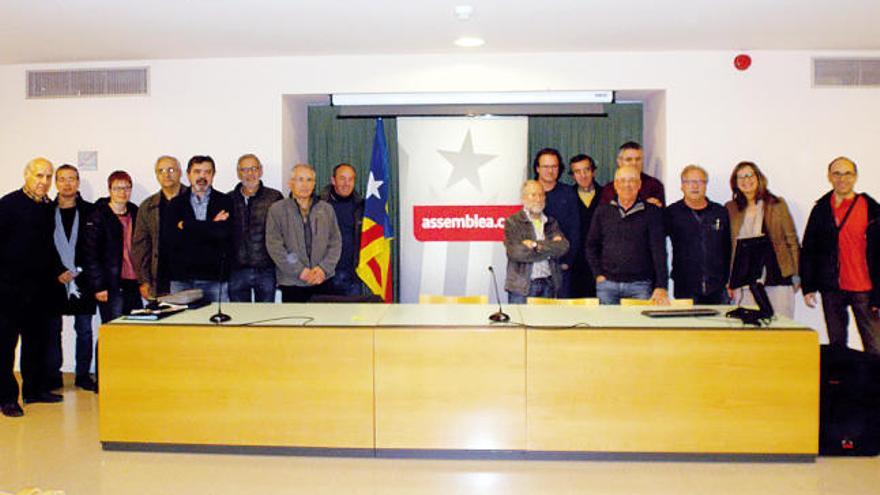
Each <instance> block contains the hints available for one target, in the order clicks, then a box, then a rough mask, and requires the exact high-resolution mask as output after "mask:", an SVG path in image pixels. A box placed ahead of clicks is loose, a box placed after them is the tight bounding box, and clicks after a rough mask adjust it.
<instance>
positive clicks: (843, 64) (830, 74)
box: [813, 58, 880, 87]
mask: <svg viewBox="0 0 880 495" xmlns="http://www.w3.org/2000/svg"><path fill="white" fill-rule="evenodd" d="M813 86H816V87H824V86H832V87H837V86H880V58H814V59H813Z"/></svg>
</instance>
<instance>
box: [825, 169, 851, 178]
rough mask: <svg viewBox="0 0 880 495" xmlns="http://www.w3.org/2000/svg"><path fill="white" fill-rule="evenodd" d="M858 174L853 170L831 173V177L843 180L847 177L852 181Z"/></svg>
mask: <svg viewBox="0 0 880 495" xmlns="http://www.w3.org/2000/svg"><path fill="white" fill-rule="evenodd" d="M855 176H856V174H855V172H853V171H852V170H847V171H846V172H831V177H834V178H835V179H843V178H844V177H846V178H847V179H852V178H853V177H855Z"/></svg>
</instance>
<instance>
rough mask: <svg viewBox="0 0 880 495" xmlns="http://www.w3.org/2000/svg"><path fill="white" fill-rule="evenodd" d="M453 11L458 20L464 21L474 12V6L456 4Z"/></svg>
mask: <svg viewBox="0 0 880 495" xmlns="http://www.w3.org/2000/svg"><path fill="white" fill-rule="evenodd" d="M453 12H454V13H455V17H457V18H458V19H459V20H461V21H466V20H468V19H470V18H471V14H473V13H474V8H473V7H472V6H470V5H456V6H455V9H454V10H453Z"/></svg>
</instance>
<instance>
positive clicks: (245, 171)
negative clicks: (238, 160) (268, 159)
mask: <svg viewBox="0 0 880 495" xmlns="http://www.w3.org/2000/svg"><path fill="white" fill-rule="evenodd" d="M238 171H239V172H241V173H243V174H249V173H251V172H259V171H260V167H258V166H257V167H241V168H239V169H238Z"/></svg>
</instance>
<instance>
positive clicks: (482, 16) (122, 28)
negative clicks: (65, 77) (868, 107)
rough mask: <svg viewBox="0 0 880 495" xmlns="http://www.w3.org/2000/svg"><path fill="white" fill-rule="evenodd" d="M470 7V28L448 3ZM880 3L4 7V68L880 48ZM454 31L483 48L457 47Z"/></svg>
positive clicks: (201, 2) (191, 0) (253, 0)
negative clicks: (66, 64) (310, 58)
mask: <svg viewBox="0 0 880 495" xmlns="http://www.w3.org/2000/svg"><path fill="white" fill-rule="evenodd" d="M461 4H469V5H472V6H473V8H474V11H473V15H472V17H471V19H470V20H468V21H461V20H458V19H457V18H456V17H455V16H454V15H453V8H454V7H455V6H456V5H461ZM878 26H880V1H878V0H728V1H726V2H725V1H723V0H665V1H664V0H617V1H615V2H608V1H604V2H599V1H594V0H543V1H542V0H473V1H470V2H468V1H465V0H458V1H456V0H451V1H442V0H362V1H357V0H351V1H339V0H324V1H319V0H150V1H125V0H0V64H14V63H52V62H74V61H100V60H140V59H165V58H211V57H251V56H282V55H319V54H320V55H324V54H368V53H369V54H376V53H465V52H466V53H511V52H551V51H552V52H557V51H622V50H633V51H652V50H757V49H768V50H801V49H804V50H818V49H832V50H864V49H880V28H878ZM462 35H471V36H480V37H482V38H484V39H485V40H486V44H485V45H484V46H483V47H480V48H476V49H462V48H457V47H455V46H453V44H452V42H453V40H454V39H455V38H457V37H459V36H462Z"/></svg>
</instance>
